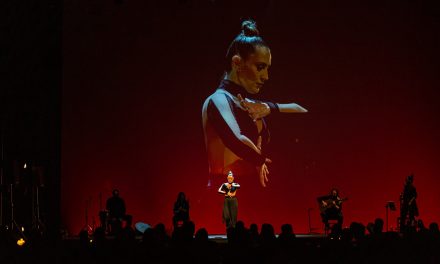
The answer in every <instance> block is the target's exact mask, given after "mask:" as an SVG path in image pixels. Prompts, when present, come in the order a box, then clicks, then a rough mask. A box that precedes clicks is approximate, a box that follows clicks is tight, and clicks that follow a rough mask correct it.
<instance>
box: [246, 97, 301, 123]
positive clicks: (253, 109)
mask: <svg viewBox="0 0 440 264" xmlns="http://www.w3.org/2000/svg"><path fill="white" fill-rule="evenodd" d="M238 99H239V100H240V104H241V106H242V107H243V108H244V109H246V111H248V113H249V115H250V116H251V118H252V119H253V120H254V121H255V120H257V119H260V118H263V117H266V116H268V115H269V114H271V113H272V114H274V113H307V112H308V111H307V109H305V108H304V107H302V106H300V105H299V104H296V103H287V104H279V103H272V102H259V101H254V100H250V99H247V98H246V99H243V97H242V96H241V95H240V94H239V95H238Z"/></svg>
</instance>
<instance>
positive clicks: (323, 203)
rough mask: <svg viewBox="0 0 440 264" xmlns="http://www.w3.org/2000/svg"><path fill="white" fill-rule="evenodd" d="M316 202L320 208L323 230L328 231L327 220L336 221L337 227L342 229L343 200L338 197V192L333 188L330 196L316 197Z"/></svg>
mask: <svg viewBox="0 0 440 264" xmlns="http://www.w3.org/2000/svg"><path fill="white" fill-rule="evenodd" d="M317 200H318V203H319V205H320V208H321V217H322V222H323V223H324V224H325V229H326V230H328V229H329V223H328V220H338V226H339V227H340V228H342V221H343V216H342V202H343V199H341V197H339V191H338V190H337V189H335V188H333V189H332V190H331V192H330V194H328V195H324V196H321V197H318V199H317Z"/></svg>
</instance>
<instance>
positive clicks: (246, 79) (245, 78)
mask: <svg viewBox="0 0 440 264" xmlns="http://www.w3.org/2000/svg"><path fill="white" fill-rule="evenodd" d="M271 60H272V56H271V54H270V50H269V48H267V47H263V46H257V47H256V48H255V53H253V54H251V55H250V56H249V57H248V58H247V60H242V61H241V63H240V65H239V67H238V69H237V78H238V82H239V84H240V85H241V86H243V87H244V88H245V89H246V91H247V92H248V93H250V94H257V93H259V92H260V89H261V88H262V87H263V85H264V83H265V82H266V81H267V80H269V67H270V65H271Z"/></svg>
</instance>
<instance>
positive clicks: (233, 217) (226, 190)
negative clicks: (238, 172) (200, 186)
mask: <svg viewBox="0 0 440 264" xmlns="http://www.w3.org/2000/svg"><path fill="white" fill-rule="evenodd" d="M227 179H228V182H225V183H223V184H222V185H221V186H220V188H218V192H219V193H221V194H224V196H225V202H224V204H223V223H225V224H226V229H228V228H231V227H235V224H236V223H237V213H238V201H237V197H236V194H237V189H239V188H240V184H238V183H235V182H234V175H233V174H232V171H230V172H229V174H228V177H227Z"/></svg>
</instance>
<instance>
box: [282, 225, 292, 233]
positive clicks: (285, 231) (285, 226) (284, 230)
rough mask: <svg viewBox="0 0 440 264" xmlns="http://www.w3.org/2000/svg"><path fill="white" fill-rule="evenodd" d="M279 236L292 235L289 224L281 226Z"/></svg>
mask: <svg viewBox="0 0 440 264" xmlns="http://www.w3.org/2000/svg"><path fill="white" fill-rule="evenodd" d="M281 234H285V235H290V234H293V228H292V225H291V224H284V225H282V226H281Z"/></svg>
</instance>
